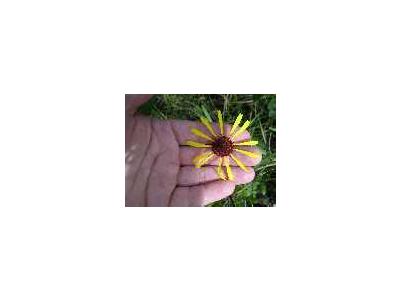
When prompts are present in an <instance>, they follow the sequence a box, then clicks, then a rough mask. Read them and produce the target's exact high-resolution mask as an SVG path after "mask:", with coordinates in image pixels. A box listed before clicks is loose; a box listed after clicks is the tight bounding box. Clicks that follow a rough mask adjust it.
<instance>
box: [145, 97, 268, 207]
mask: <svg viewBox="0 0 400 300" xmlns="http://www.w3.org/2000/svg"><path fill="white" fill-rule="evenodd" d="M275 107H276V95H272V94H269V95H259V94H255V95H244V94H240V95H182V94H178V95H155V96H154V97H153V98H152V99H151V100H150V101H149V102H148V103H146V104H145V105H143V106H142V107H141V108H140V109H139V111H140V112H141V113H143V114H147V115H151V116H153V117H156V118H159V119H163V120H166V119H183V120H198V118H199V117H200V116H205V117H206V118H208V119H213V120H216V119H217V118H216V111H217V110H218V109H220V110H221V111H222V113H223V116H224V121H225V122H227V123H231V124H232V123H233V122H234V121H235V118H236V116H237V115H238V114H239V113H243V114H244V117H243V119H246V120H250V121H251V126H250V128H249V131H250V133H251V136H252V139H255V140H258V141H259V147H260V148H261V151H262V154H263V158H262V161H261V163H260V164H259V165H257V166H256V167H255V171H256V177H255V179H254V181H253V182H252V183H249V184H245V185H239V186H237V187H236V189H235V192H234V193H233V194H232V196H230V197H228V198H225V199H223V200H220V201H217V202H214V203H213V204H212V205H210V206H240V207H243V206H250V207H251V206H275V204H276V147H275V142H276V108H275Z"/></svg>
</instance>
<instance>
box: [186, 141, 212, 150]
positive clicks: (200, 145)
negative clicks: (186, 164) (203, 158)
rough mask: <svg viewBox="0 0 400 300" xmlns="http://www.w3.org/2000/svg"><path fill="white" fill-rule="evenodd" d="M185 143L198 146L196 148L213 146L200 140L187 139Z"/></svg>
mask: <svg viewBox="0 0 400 300" xmlns="http://www.w3.org/2000/svg"><path fill="white" fill-rule="evenodd" d="M185 145H186V146H192V147H196V148H208V147H211V145H207V144H203V143H199V142H195V141H186V142H185Z"/></svg>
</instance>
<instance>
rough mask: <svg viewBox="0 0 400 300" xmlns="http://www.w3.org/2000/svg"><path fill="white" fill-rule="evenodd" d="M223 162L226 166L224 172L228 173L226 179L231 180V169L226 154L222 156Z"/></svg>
mask: <svg viewBox="0 0 400 300" xmlns="http://www.w3.org/2000/svg"><path fill="white" fill-rule="evenodd" d="M224 162H225V167H226V173H227V174H228V179H229V180H233V174H232V169H231V166H230V165H229V158H228V157H227V156H225V157H224Z"/></svg>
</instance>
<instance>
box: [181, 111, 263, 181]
mask: <svg viewBox="0 0 400 300" xmlns="http://www.w3.org/2000/svg"><path fill="white" fill-rule="evenodd" d="M217 116H218V127H219V130H220V132H218V133H216V132H215V130H214V128H213V127H212V125H211V123H210V122H209V121H208V120H207V119H206V118H205V117H201V118H200V121H201V123H202V124H203V125H204V126H205V127H206V128H207V130H208V132H209V134H206V133H204V132H203V131H201V130H200V129H197V128H192V129H191V132H192V133H193V134H194V135H196V136H198V137H200V138H203V139H205V140H207V142H206V143H200V142H196V141H191V140H189V141H186V145H187V146H191V147H196V148H210V150H209V151H206V152H204V153H202V154H200V155H198V156H196V157H195V158H194V159H193V164H194V165H195V167H196V168H201V166H203V165H205V164H206V163H207V162H208V161H210V160H211V159H213V158H215V157H218V166H217V174H218V177H219V178H221V179H223V180H226V179H228V180H233V179H234V176H233V173H232V169H231V167H230V159H232V160H233V161H234V162H235V163H236V164H237V165H238V166H239V167H240V168H241V169H242V170H244V171H245V172H249V170H248V168H247V167H246V166H245V165H244V164H243V162H242V161H241V160H240V159H239V158H238V157H237V156H235V154H236V152H237V153H241V154H244V155H247V156H249V157H252V158H256V157H258V154H257V153H254V152H250V151H246V150H243V149H241V146H255V145H257V144H258V141H253V140H248V141H240V142H238V141H237V140H238V138H240V136H241V135H242V134H243V133H244V132H245V130H246V129H247V128H248V127H249V126H250V121H246V122H244V123H243V125H242V126H241V127H239V125H240V122H241V120H242V118H243V114H239V115H238V116H237V118H236V121H235V123H234V124H233V126H232V127H231V129H230V131H229V133H228V132H224V122H223V120H222V113H221V111H219V110H218V111H217ZM234 153H235V154H234ZM223 166H225V169H226V174H225V172H224V171H223ZM225 175H226V176H225Z"/></svg>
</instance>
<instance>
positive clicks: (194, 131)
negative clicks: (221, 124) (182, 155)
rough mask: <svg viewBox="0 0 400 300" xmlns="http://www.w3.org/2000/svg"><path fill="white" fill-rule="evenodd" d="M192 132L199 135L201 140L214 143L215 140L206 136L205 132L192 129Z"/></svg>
mask: <svg viewBox="0 0 400 300" xmlns="http://www.w3.org/2000/svg"><path fill="white" fill-rule="evenodd" d="M191 132H192V133H193V134H194V135H197V136H198V137H201V138H203V139H206V140H210V141H213V139H212V138H211V137H209V136H208V135H207V134H205V133H204V132H203V131H201V130H200V129H197V128H192V129H191Z"/></svg>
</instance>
